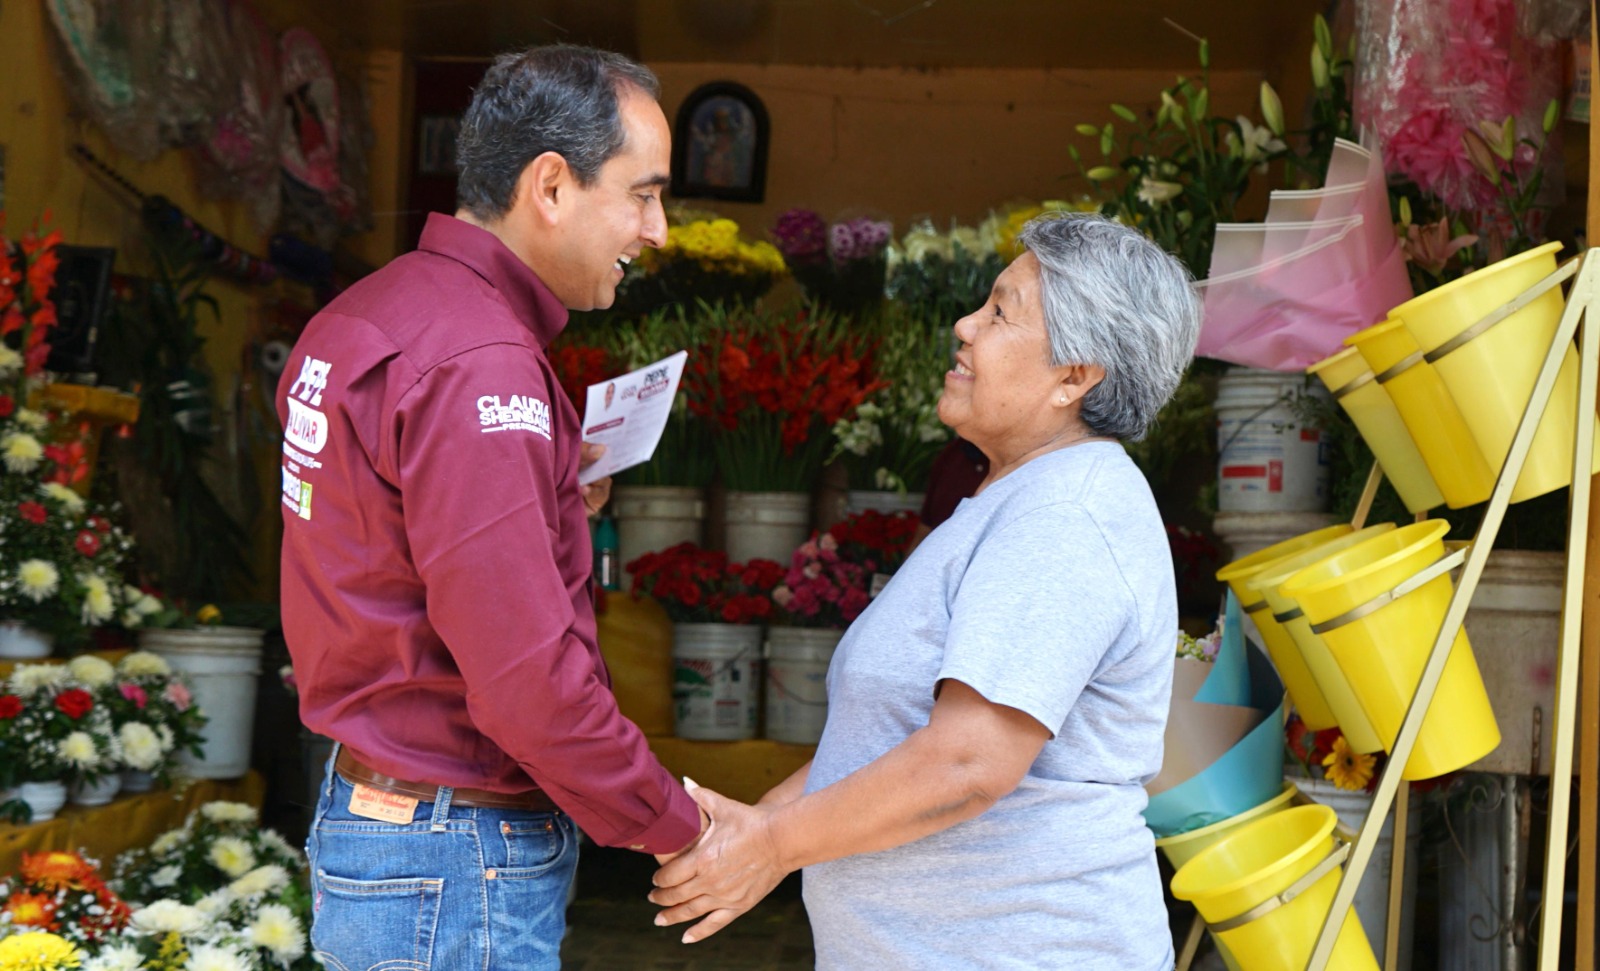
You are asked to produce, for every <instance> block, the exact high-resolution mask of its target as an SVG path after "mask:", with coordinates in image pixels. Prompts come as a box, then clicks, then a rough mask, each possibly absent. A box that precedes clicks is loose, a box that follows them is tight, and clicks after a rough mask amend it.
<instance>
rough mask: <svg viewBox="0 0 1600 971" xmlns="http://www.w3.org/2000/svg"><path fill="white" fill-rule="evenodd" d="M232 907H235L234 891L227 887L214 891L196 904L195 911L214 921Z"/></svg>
mask: <svg viewBox="0 0 1600 971" xmlns="http://www.w3.org/2000/svg"><path fill="white" fill-rule="evenodd" d="M231 906H233V891H231V890H229V889H228V888H227V887H220V888H218V889H216V890H213V891H211V892H210V893H208V894H206V895H205V896H204V897H201V898H200V899H199V900H196V901H195V902H194V909H195V910H198V911H200V913H202V914H205V915H206V919H207V920H212V921H215V920H216V919H217V918H218V917H220V916H222V914H223V913H225V912H226V911H227V909H228V908H229V907H231Z"/></svg>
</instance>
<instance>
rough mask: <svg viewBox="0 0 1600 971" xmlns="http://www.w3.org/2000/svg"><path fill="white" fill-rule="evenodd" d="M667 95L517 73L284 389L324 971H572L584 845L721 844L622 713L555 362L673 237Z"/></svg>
mask: <svg viewBox="0 0 1600 971" xmlns="http://www.w3.org/2000/svg"><path fill="white" fill-rule="evenodd" d="M657 95H658V86H657V82H656V79H655V77H654V76H653V75H652V74H651V73H650V72H649V71H648V70H646V69H645V68H643V67H641V66H639V65H637V64H634V63H633V62H631V61H629V60H627V59H625V58H622V57H620V56H617V55H614V54H608V53H602V52H599V51H594V50H589V49H586V48H579V47H567V46H557V47H544V48H534V49H531V50H529V51H526V52H524V53H520V54H511V55H506V56H504V57H501V58H500V59H499V60H497V61H496V62H495V63H494V65H493V66H492V67H491V68H490V69H489V71H488V73H487V74H486V75H485V76H484V79H483V82H482V83H481V84H480V85H479V87H478V89H477V91H476V92H475V93H474V96H473V101H472V105H471V107H470V108H468V110H467V113H466V115H465V116H464V118H463V121H462V126H461V131H460V135H459V139H458V153H459V157H458V162H459V168H460V181H459V188H458V193H459V205H460V209H459V211H458V212H457V213H456V216H455V217H454V218H452V217H449V216H445V215H442V214H437V213H436V214H434V215H433V216H431V217H430V218H429V221H428V224H427V227H426V229H425V230H424V231H423V234H422V238H421V241H420V243H419V245H418V248H417V250H416V251H415V252H413V253H408V254H406V255H404V256H402V257H400V258H398V259H396V260H394V261H393V262H392V263H390V264H389V265H388V266H387V267H385V268H384V269H382V270H380V271H378V272H377V273H375V274H373V275H372V276H369V277H367V278H366V279H365V280H363V281H361V282H360V283H359V284H357V285H356V286H354V287H352V288H351V289H350V290H348V291H346V292H345V293H344V294H342V295H340V296H339V298H338V299H336V300H335V301H334V302H333V303H332V304H330V305H329V306H328V307H327V309H325V310H324V311H323V312H322V313H320V314H318V315H317V316H316V318H314V319H313V320H312V321H311V323H310V325H309V326H308V327H307V328H306V331H305V335H304V336H303V337H302V338H301V340H300V342H299V343H298V344H297V345H296V347H295V350H294V354H293V356H292V357H291V358H290V361H289V364H288V367H287V369H286V370H285V372H284V377H283V380H282V382H281V384H280V387H279V395H278V398H279V404H278V408H279V416H280V417H281V418H282V419H283V422H284V439H285V442H284V447H283V495H282V504H283V517H284V541H283V616H284V632H285V635H286V637H287V639H288V643H289V650H290V653H291V654H292V655H293V658H294V663H295V674H296V678H297V680H298V682H299V687H300V711H301V717H302V719H303V721H304V722H305V724H306V725H307V726H308V727H310V728H311V729H312V730H313V731H317V732H321V733H323V734H326V735H329V736H331V737H333V738H334V739H336V740H338V742H339V743H340V746H339V749H338V753H337V755H336V757H335V759H334V764H333V767H332V768H333V771H332V772H330V773H329V776H328V778H327V781H326V783H325V785H324V788H323V794H322V798H321V800H320V802H319V804H318V806H317V809H316V814H315V817H314V821H313V825H312V830H311V834H310V838H309V840H308V844H307V849H308V851H309V853H310V856H311V867H312V889H313V893H314V907H315V910H314V914H315V917H314V923H313V927H312V944H313V948H314V950H315V951H316V952H317V953H318V956H319V957H321V958H325V959H327V961H328V963H329V964H330V965H331V966H335V967H346V968H370V967H376V966H380V965H383V966H388V964H389V963H390V962H393V964H394V966H399V965H400V964H402V963H404V964H405V965H406V966H407V967H412V966H417V967H427V966H432V967H440V968H467V967H472V968H507V969H511V968H515V969H518V971H526V969H530V968H558V967H559V966H560V958H559V951H560V940H561V935H562V931H563V929H564V916H563V911H564V905H565V902H566V898H567V892H568V889H569V887H570V885H571V881H572V876H573V871H574V869H575V867H576V864H577V849H576V838H577V832H576V829H575V826H574V824H575V823H576V825H577V826H581V827H582V828H583V830H584V831H585V832H587V833H588V834H589V836H590V837H591V838H593V839H594V840H595V841H596V842H598V843H601V844H604V845H608V846H624V847H628V848H631V849H635V850H640V851H644V852H650V853H654V854H657V855H659V856H665V855H671V854H675V853H677V852H680V851H682V850H683V849H684V848H685V847H686V846H687V845H688V844H690V843H692V842H693V841H694V840H695V839H696V838H697V837H698V834H699V833H700V831H701V830H702V828H703V825H704V817H703V816H702V815H701V814H700V812H699V810H698V808H697V807H696V805H695V804H694V802H693V800H691V799H690V798H689V796H688V795H687V794H686V793H685V792H684V790H683V789H682V787H681V786H679V785H678V783H677V782H676V781H674V780H673V779H672V777H671V776H669V775H668V774H667V772H666V771H665V770H664V769H663V768H662V767H661V765H660V764H659V763H658V762H657V761H656V760H655V758H654V757H653V756H652V755H651V753H650V750H649V748H648V747H647V745H646V743H645V739H644V736H643V735H642V734H641V733H640V732H639V729H638V728H637V727H635V726H634V725H633V723H631V722H629V721H628V720H627V719H625V718H623V717H622V715H621V714H620V713H619V712H618V710H617V705H616V700H615V698H614V697H613V696H612V693H611V690H610V681H609V677H608V675H607V672H606V669H605V665H604V663H603V662H602V661H601V657H600V652H599V650H598V648H597V646H596V641H595V618H594V612H593V609H592V607H591V601H590V583H591V575H590V571H591V564H592V553H591V549H590V541H589V532H588V524H587V516H588V514H589V513H590V512H592V511H593V509H594V508H598V505H599V504H600V503H603V501H604V497H605V495H604V494H605V491H606V490H608V489H609V483H606V484H604V485H603V486H601V488H600V489H599V490H598V493H597V494H587V495H586V493H585V491H584V490H583V489H581V488H580V487H579V484H578V469H579V466H580V464H586V462H581V460H580V455H581V453H582V452H583V448H582V443H581V441H580V427H579V423H578V420H577V416H576V414H575V412H574V410H573V408H572V406H571V404H570V403H569V402H568V401H567V399H566V397H565V396H564V395H563V394H562V392H561V389H560V386H559V385H558V383H557V381H556V377H555V375H554V373H553V372H552V370H551V367H550V363H549V361H548V359H547V358H546V353H545V352H546V348H547V347H548V345H549V343H550V341H551V340H552V339H553V338H554V337H555V336H556V335H557V334H558V333H560V331H561V329H562V328H563V327H564V326H565V325H566V322H567V312H566V308H572V309H591V308H596V307H606V306H609V305H610V304H611V302H612V301H613V299H614V298H615V291H616V286H617V283H618V281H619V280H621V279H622V272H623V267H624V265H625V264H626V263H627V262H628V261H630V260H632V259H634V258H635V257H637V256H638V255H639V253H640V251H641V249H642V247H644V246H659V245H661V243H662V242H663V241H664V240H665V237H666V220H665V216H664V214H663V212H662V208H661V191H662V188H663V186H664V185H665V184H666V183H667V179H668V165H669V141H670V131H669V129H668V127H667V122H666V119H665V117H664V116H663V115H662V112H661V109H660V107H659V106H658V105H657V104H656V100H655V99H656V97H657ZM587 460H588V461H593V457H589V458H588V459H587ZM413 962H414V963H413Z"/></svg>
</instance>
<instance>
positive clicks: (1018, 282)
mask: <svg viewBox="0 0 1600 971" xmlns="http://www.w3.org/2000/svg"><path fill="white" fill-rule="evenodd" d="M955 334H956V338H957V339H958V340H959V341H960V342H961V344H960V347H959V348H958V349H957V351H956V366H955V367H954V368H953V369H952V370H950V371H948V372H947V373H946V374H945V376H944V393H943V394H942V395H940V397H939V419H940V420H941V421H943V422H944V423H945V424H946V425H949V426H950V427H951V428H953V429H955V430H956V433H957V434H959V435H960V436H961V437H962V438H965V439H966V440H967V441H969V442H971V443H973V444H974V445H976V446H978V447H979V448H981V449H983V450H984V452H986V453H987V454H988V455H989V456H990V457H991V458H995V457H996V454H997V453H999V455H1000V456H1001V457H1004V456H1005V455H1007V454H1008V453H1011V452H1013V451H1014V450H1016V449H1018V448H1020V450H1021V451H1024V452H1025V451H1027V450H1029V449H1031V448H1034V447H1037V442H1038V440H1039V439H1040V437H1041V436H1044V437H1048V436H1050V435H1051V434H1055V433H1057V432H1059V430H1060V429H1059V426H1060V425H1061V424H1062V423H1063V421H1064V420H1065V419H1066V414H1065V410H1064V409H1062V408H1058V407H1053V406H1052V399H1053V398H1055V397H1057V396H1059V395H1060V393H1061V391H1062V389H1063V383H1062V382H1063V378H1064V372H1065V371H1067V370H1069V369H1067V368H1056V367H1051V366H1050V344H1049V338H1048V337H1047V336H1046V333H1045V323H1044V305H1043V303H1042V302H1041V300H1040V294H1039V260H1038V258H1036V257H1035V256H1034V255H1033V254H1032V253H1031V252H1024V253H1023V254H1022V255H1021V256H1019V257H1017V258H1016V260H1014V261H1013V262H1012V264H1011V265H1010V266H1008V267H1006V269H1005V272H1003V273H1001V274H1000V277H999V279H997V280H995V284H994V289H993V290H992V291H991V292H990V294H989V300H988V301H987V302H986V303H985V304H984V305H983V306H982V307H979V308H978V309H977V310H976V311H974V312H973V313H970V314H968V315H967V316H965V317H963V318H961V319H960V320H958V321H956V325H955Z"/></svg>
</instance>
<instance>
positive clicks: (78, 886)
mask: <svg viewBox="0 0 1600 971" xmlns="http://www.w3.org/2000/svg"><path fill="white" fill-rule="evenodd" d="M128 916H129V910H128V905H127V904H125V903H123V902H122V898H120V897H118V896H117V895H116V894H115V893H113V892H112V891H111V888H110V887H107V886H106V882H105V880H103V879H102V878H101V877H100V873H99V871H98V869H97V868H96V866H95V864H94V863H93V862H91V861H89V860H86V859H84V858H83V857H82V856H81V855H79V854H77V853H68V852H65V851H61V850H56V851H51V852H46V853H24V854H22V867H21V869H20V871H19V872H17V873H15V874H12V875H11V876H8V877H5V878H4V879H0V937H3V936H5V935H6V934H7V933H10V932H16V933H22V932H26V931H47V932H50V933H53V934H59V935H60V936H62V937H64V938H66V939H67V940H68V941H71V942H72V943H73V944H75V945H77V946H79V947H84V946H88V945H97V944H100V943H102V942H104V941H105V940H106V939H107V938H110V937H113V936H115V935H116V934H117V933H118V932H119V931H121V930H122V929H123V928H124V927H126V926H128Z"/></svg>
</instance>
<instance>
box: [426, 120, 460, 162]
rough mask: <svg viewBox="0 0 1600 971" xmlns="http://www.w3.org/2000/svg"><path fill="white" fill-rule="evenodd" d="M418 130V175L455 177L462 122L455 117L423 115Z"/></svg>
mask: <svg viewBox="0 0 1600 971" xmlns="http://www.w3.org/2000/svg"><path fill="white" fill-rule="evenodd" d="M418 128H419V131H418V136H419V137H418V138H417V147H418V151H417V174H418V175H450V176H453V175H455V174H456V133H457V132H459V131H460V130H461V120H460V119H459V118H457V117H456V116H455V115H423V116H422V118H421V119H420V120H419V124H418Z"/></svg>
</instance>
